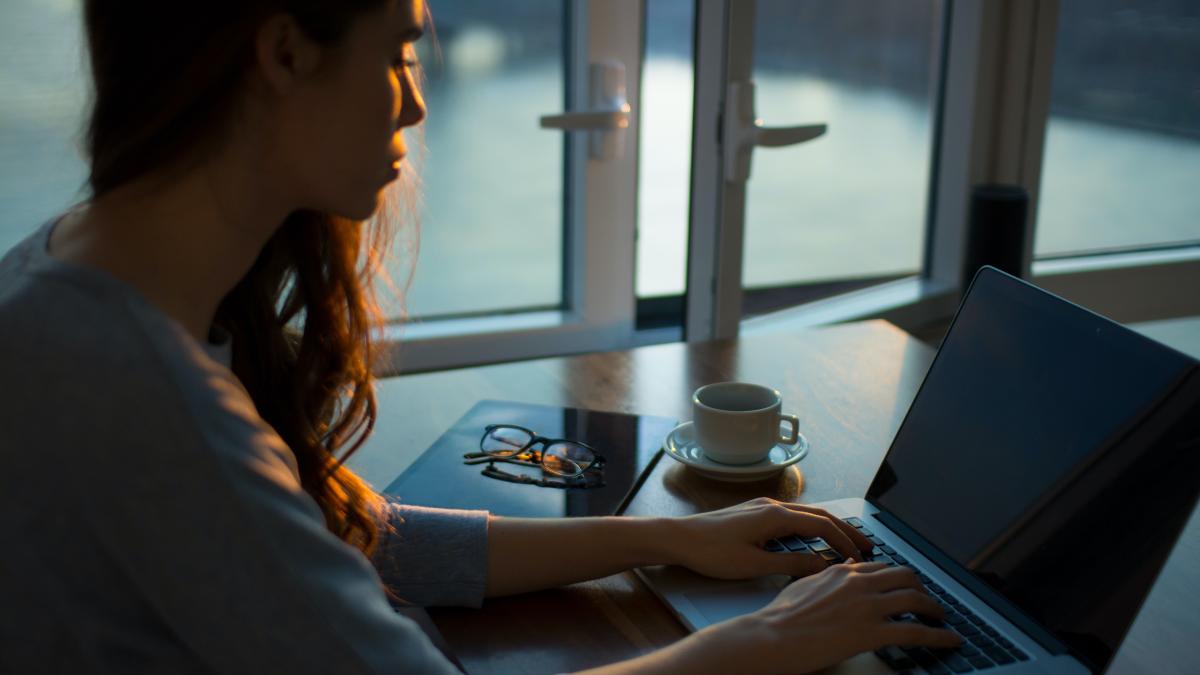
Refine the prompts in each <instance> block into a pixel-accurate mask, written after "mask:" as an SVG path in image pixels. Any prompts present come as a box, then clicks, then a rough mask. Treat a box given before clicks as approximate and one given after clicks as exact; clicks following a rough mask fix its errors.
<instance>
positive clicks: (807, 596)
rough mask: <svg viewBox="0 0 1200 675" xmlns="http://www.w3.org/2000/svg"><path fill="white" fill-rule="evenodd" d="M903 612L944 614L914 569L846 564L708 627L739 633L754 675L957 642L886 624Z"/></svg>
mask: <svg viewBox="0 0 1200 675" xmlns="http://www.w3.org/2000/svg"><path fill="white" fill-rule="evenodd" d="M909 612H911V613H913V614H920V615H923V616H926V617H931V618H936V619H941V618H942V617H943V616H944V612H943V610H942V608H941V606H939V605H938V603H937V602H936V601H935V600H934V599H933V598H932V597H930V596H929V595H928V594H927V593H926V592H925V590H924V589H923V588H922V587H921V583H920V582H919V581H918V580H917V576H916V574H915V573H914V572H913V571H912V570H910V569H908V568H906V567H888V566H886V565H884V564H883V563H849V562H847V563H845V564H841V565H833V566H831V567H830V568H829V569H827V570H825V571H824V572H821V573H820V574H814V575H812V576H809V577H807V578H804V579H801V580H799V581H796V582H795V583H793V584H791V585H789V586H788V587H787V588H785V589H783V591H782V592H780V594H779V596H778V597H776V598H775V600H774V601H773V602H772V603H771V604H770V605H767V606H766V607H765V608H763V609H761V610H759V611H758V612H755V613H754V614H751V615H749V616H747V617H743V618H742V619H735V620H734V621H730V622H726V624H718V625H717V626H714V628H716V629H718V630H722V631H727V632H728V633H729V635H727V636H726V637H728V638H730V639H733V640H735V641H736V639H737V636H738V635H739V634H743V635H744V636H745V638H746V640H747V643H746V644H747V646H750V647H751V649H749V650H747V651H746V653H744V656H745V657H746V658H747V660H750V659H751V658H752V659H753V662H754V663H755V665H756V666H758V665H762V666H763V667H762V668H761V669H759V668H757V667H756V668H755V670H756V671H757V672H783V671H791V672H799V673H807V672H811V671H813V670H818V669H821V668H825V667H828V666H832V665H834V664H836V663H840V662H841V661H844V660H845V659H848V658H850V657H851V656H854V655H855V654H859V653H861V652H866V651H871V650H875V649H879V648H881V647H884V646H887V645H912V646H924V647H933V648H951V647H957V646H958V645H959V644H961V643H962V638H960V637H958V635H957V634H955V633H954V632H953V631H950V630H948V629H945V628H932V627H930V626H926V625H924V624H921V623H917V622H912V621H907V622H905V621H891V620H889V617H893V616H898V615H902V614H905V613H909ZM753 636H757V637H753ZM751 650H752V651H751Z"/></svg>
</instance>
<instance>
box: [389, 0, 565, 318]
mask: <svg viewBox="0 0 1200 675" xmlns="http://www.w3.org/2000/svg"><path fill="white" fill-rule="evenodd" d="M562 6H563V5H562V3H557V2H544V1H543V0H512V1H510V2H503V3H498V2H494V0H443V1H442V2H437V3H434V4H432V5H431V8H432V10H431V11H432V12H433V20H434V25H435V27H436V32H437V38H438V41H439V43H440V52H441V54H440V58H439V57H438V55H436V54H432V53H431V52H430V46H431V43H430V42H427V41H423V52H422V54H421V57H422V62H423V64H424V65H425V75H426V85H425V103H426V106H427V107H428V109H429V116H428V118H427V120H426V122H425V124H424V129H423V132H422V133H423V134H424V143H425V146H426V148H427V150H426V156H425V158H424V160H423V161H422V162H421V166H420V167H419V169H420V175H421V182H422V183H423V185H422V192H423V195H422V199H423V202H424V209H423V211H422V215H421V232H420V255H419V257H418V263H417V267H416V272H415V275H414V277H413V282H412V286H411V288H410V289H409V291H408V293H407V305H408V311H409V314H410V315H411V316H414V317H424V318H427V317H430V316H435V315H446V314H463V313H473V312H496V311H501V310H513V309H520V308H534V307H557V306H560V305H561V304H562V293H563V282H562V280H563V209H562V204H563V194H562V189H563V132H561V131H551V130H545V129H540V128H539V127H538V118H539V117H540V116H542V115H548V114H552V113H556V112H559V111H561V110H562V109H563V101H564V94H563V82H564V75H563V70H564V68H563V54H564V48H563V37H562V35H563V12H562ZM410 262H411V259H410V258H406V257H405V256H398V258H397V260H396V261H395V262H394V263H393V274H392V276H393V278H394V279H395V280H396V281H397V282H400V281H403V280H404V279H405V278H406V276H407V271H406V270H407V267H406V266H407V265H408V264H409V263H410Z"/></svg>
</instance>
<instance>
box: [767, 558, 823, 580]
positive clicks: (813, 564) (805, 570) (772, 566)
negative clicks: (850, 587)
mask: <svg viewBox="0 0 1200 675" xmlns="http://www.w3.org/2000/svg"><path fill="white" fill-rule="evenodd" d="M763 565H764V567H765V569H766V571H765V574H786V575H788V576H793V577H806V576H808V575H810V574H816V573H817V572H820V571H821V570H824V569H825V568H826V567H828V566H829V565H828V563H826V562H825V560H824V559H823V558H821V557H820V556H815V555H812V554H811V553H766V554H765V557H764V559H763Z"/></svg>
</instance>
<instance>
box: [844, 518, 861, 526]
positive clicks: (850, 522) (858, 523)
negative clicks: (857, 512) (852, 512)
mask: <svg viewBox="0 0 1200 675" xmlns="http://www.w3.org/2000/svg"><path fill="white" fill-rule="evenodd" d="M845 521H846V524H847V525H850V526H851V527H860V528H861V527H862V526H863V521H862V520H860V519H858V518H855V517H853V516H851V517H850V518H846V519H845Z"/></svg>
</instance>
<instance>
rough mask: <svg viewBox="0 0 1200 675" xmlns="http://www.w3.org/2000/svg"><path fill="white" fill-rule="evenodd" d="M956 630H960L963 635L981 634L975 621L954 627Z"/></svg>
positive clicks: (959, 632)
mask: <svg viewBox="0 0 1200 675" xmlns="http://www.w3.org/2000/svg"><path fill="white" fill-rule="evenodd" d="M954 630H956V631H958V634H959V635H962V636H963V637H971V636H972V635H979V629H978V628H976V627H975V624H973V623H963V624H959V625H957V626H955V627H954Z"/></svg>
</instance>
